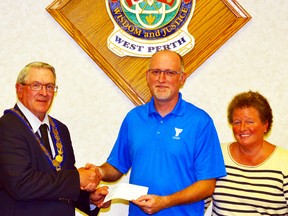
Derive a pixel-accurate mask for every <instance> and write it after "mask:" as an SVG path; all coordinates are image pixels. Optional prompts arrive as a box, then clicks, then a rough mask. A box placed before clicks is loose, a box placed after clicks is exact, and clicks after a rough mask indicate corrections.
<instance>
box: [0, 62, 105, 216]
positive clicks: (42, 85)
mask: <svg viewBox="0 0 288 216" xmlns="http://www.w3.org/2000/svg"><path fill="white" fill-rule="evenodd" d="M57 89H58V87H57V85H56V73H55V69H54V67H52V66H51V65H49V64H47V63H44V62H32V63H30V64H28V65H26V66H25V67H24V68H23V69H22V70H21V72H20V73H19V75H18V78H17V81H16V94H17V98H18V100H17V103H16V105H15V106H14V108H11V109H8V110H5V112H4V115H3V116H2V117H1V118H0V200H1V208H0V214H1V215H3V216H31V215H35V216H51V215H53V216H74V215H75V207H77V208H79V209H81V210H82V211H85V212H86V213H87V214H89V215H97V214H98V211H99V209H98V208H94V210H90V200H89V192H88V191H89V190H90V189H91V190H92V189H94V188H96V186H97V185H98V184H99V181H100V173H99V172H98V170H96V169H85V168H79V169H78V170H77V169H76V167H75V166H74V164H75V158H74V153H73V148H72V144H71V139H70V134H69V130H68V128H67V127H66V125H64V124H63V123H61V122H60V121H58V120H57V119H55V118H52V117H51V116H50V115H48V114H47V112H48V110H49V109H50V107H51V105H52V102H53V99H54V96H55V93H56V92H57ZM43 126H44V127H43ZM42 129H43V130H42ZM81 188H82V189H83V188H85V189H87V190H88V191H84V190H81ZM89 188H90V189H89ZM96 195H97V194H95V193H94V194H93V196H94V197H95V196H96Z"/></svg>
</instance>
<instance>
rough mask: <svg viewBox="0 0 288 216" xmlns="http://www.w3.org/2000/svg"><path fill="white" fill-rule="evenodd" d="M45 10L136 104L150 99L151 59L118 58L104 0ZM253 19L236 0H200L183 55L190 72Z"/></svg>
mask: <svg viewBox="0 0 288 216" xmlns="http://www.w3.org/2000/svg"><path fill="white" fill-rule="evenodd" d="M46 9H47V11H48V12H49V13H50V14H51V16H53V17H54V19H55V20H56V21H57V22H58V23H59V24H60V25H61V26H62V27H63V28H64V29H65V30H66V31H67V32H68V33H69V34H70V35H71V37H72V38H73V39H74V40H75V41H76V42H77V43H78V44H79V45H80V46H81V47H82V49H84V51H85V52H86V53H87V54H88V55H89V56H90V57H91V58H92V59H93V60H94V61H95V62H96V63H97V64H98V65H99V66H100V68H101V69H102V70H103V71H104V72H105V73H106V74H107V75H108V76H109V77H110V78H111V79H112V80H113V82H114V83H115V84H116V85H117V86H118V87H119V88H120V89H121V90H122V91H123V92H124V93H125V94H126V95H127V96H128V97H129V99H130V100H131V101H132V102H133V103H134V104H135V105H140V104H143V103H146V102H147V101H149V100H150V98H151V94H150V92H149V88H148V86H147V84H146V77H145V71H146V70H147V66H148V61H149V59H148V58H140V57H130V56H124V57H119V56H117V55H115V54H114V53H113V52H112V51H111V50H109V49H108V47H107V38H108V36H109V35H110V34H111V32H112V31H113V29H114V26H113V23H112V21H111V19H110V17H109V15H108V13H107V10H106V4H105V0H55V1H54V2H52V3H51V4H50V5H49V6H48V7H47V8H46ZM250 19H251V16H250V15H249V14H248V13H247V12H246V11H245V10H244V8H242V7H241V6H240V5H239V4H238V3H237V2H236V1H234V0H197V2H196V6H195V11H194V14H193V18H192V20H191V21H190V23H189V25H188V31H189V32H190V33H191V34H192V35H193V36H194V38H195V46H194V48H193V49H192V50H191V51H190V52H189V53H187V54H186V55H184V63H185V72H186V73H187V75H188V76H190V75H191V74H192V73H193V72H194V71H195V70H196V69H197V68H198V67H199V66H200V65H201V64H202V63H203V62H204V61H206V59H208V58H209V57H210V56H211V55H212V54H213V53H214V52H215V51H216V50H217V49H218V48H220V47H221V46H222V45H223V44H224V43H225V42H226V41H227V40H228V39H229V38H230V37H232V35H233V34H235V33H236V32H237V31H238V30H239V29H240V28H241V27H243V26H244V25H245V24H246V23H247V22H248V21H249V20H250Z"/></svg>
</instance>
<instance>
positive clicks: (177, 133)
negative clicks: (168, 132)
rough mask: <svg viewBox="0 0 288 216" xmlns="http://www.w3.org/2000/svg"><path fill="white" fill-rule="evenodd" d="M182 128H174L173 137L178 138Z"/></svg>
mask: <svg viewBox="0 0 288 216" xmlns="http://www.w3.org/2000/svg"><path fill="white" fill-rule="evenodd" d="M182 131H183V129H181V128H175V135H174V136H173V139H180V133H182Z"/></svg>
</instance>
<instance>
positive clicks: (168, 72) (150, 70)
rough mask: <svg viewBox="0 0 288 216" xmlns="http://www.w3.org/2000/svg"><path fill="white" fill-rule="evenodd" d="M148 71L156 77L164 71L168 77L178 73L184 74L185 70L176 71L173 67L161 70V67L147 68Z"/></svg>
mask: <svg viewBox="0 0 288 216" xmlns="http://www.w3.org/2000/svg"><path fill="white" fill-rule="evenodd" d="M147 72H148V73H149V74H151V75H153V76H155V77H158V76H160V74H161V73H164V74H165V75H166V76H168V77H173V76H175V75H177V74H182V73H183V72H178V71H174V70H171V69H165V70H161V69H149V70H147Z"/></svg>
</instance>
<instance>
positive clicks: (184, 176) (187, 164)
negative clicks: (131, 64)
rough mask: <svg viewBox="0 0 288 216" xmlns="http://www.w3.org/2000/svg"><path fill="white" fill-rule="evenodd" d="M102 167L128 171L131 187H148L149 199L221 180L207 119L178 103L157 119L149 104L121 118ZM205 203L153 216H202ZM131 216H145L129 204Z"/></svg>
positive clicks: (220, 162)
mask: <svg viewBox="0 0 288 216" xmlns="http://www.w3.org/2000/svg"><path fill="white" fill-rule="evenodd" d="M107 162H108V163H109V164H111V165H112V166H114V167H116V168H117V169H118V170H119V171H120V172H122V173H127V172H128V171H129V169H130V168H131V174H130V183H132V184H137V185H142V186H147V187H149V191H148V193H149V194H155V195H169V194H172V193H175V192H177V191H179V190H182V189H184V188H186V187H188V186H190V185H191V184H193V183H194V182H196V181H199V180H204V179H211V178H218V177H221V176H225V175H226V171H225V166H224V161H223V157H222V152H221V148H220V143H219V139H218V135H217V132H216V129H215V126H214V123H213V121H212V119H211V118H210V116H209V115H208V114H207V113H206V112H205V111H203V110H202V109H199V108H198V107H196V106H194V105H193V104H191V103H188V102H186V101H185V100H183V99H182V95H181V93H179V101H178V103H177V105H176V106H175V108H174V110H173V111H172V112H171V113H170V114H168V115H166V116H165V117H164V118H162V117H161V116H160V115H159V114H158V113H157V111H156V110H155V107H154V99H153V98H152V100H151V101H150V102H149V103H147V104H145V105H141V106H138V107H135V108H134V109H132V110H131V111H130V112H129V113H128V114H127V115H126V117H125V119H124V121H123V123H122V125H121V128H120V132H119V135H118V138H117V140H116V143H115V145H114V147H113V149H112V151H111V153H110V156H109V157H108V160H107ZM203 214H204V202H203V201H200V202H196V203H192V204H187V205H181V206H175V207H171V208H168V209H164V210H162V211H160V212H158V213H156V214H154V215H159V216H168V215H169V216H182V215H183V216H184V215H187V216H188V215H189V216H191V215H203ZM129 215H130V216H141V215H147V214H146V213H144V212H142V211H141V209H139V208H138V207H137V206H135V205H134V204H130V208H129Z"/></svg>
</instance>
